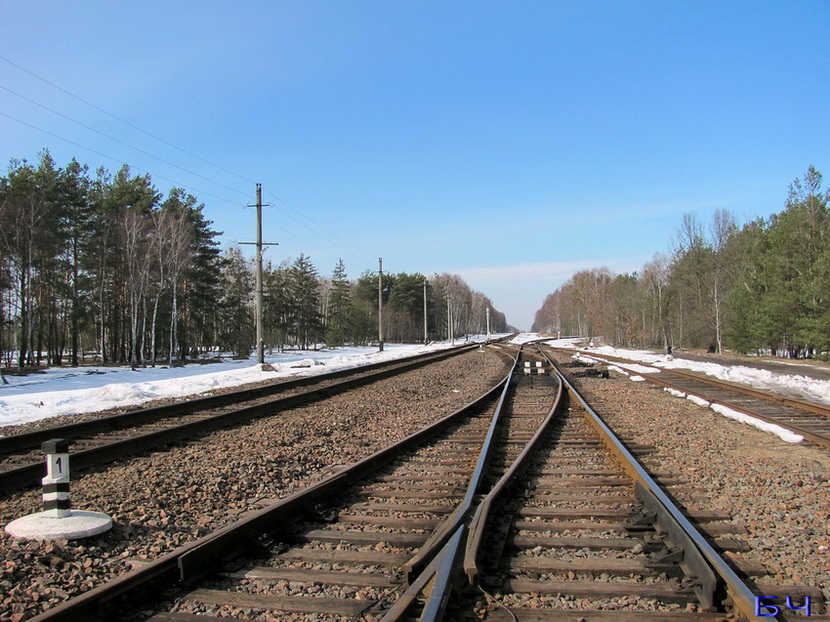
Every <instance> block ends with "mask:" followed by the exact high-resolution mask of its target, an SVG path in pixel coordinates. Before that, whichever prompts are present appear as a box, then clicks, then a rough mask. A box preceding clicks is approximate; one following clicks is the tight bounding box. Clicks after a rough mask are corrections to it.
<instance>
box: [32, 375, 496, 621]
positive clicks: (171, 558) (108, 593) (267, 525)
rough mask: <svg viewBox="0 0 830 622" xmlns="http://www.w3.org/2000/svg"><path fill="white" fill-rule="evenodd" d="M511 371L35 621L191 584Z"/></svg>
mask: <svg viewBox="0 0 830 622" xmlns="http://www.w3.org/2000/svg"><path fill="white" fill-rule="evenodd" d="M511 377H512V369H511V371H510V373H508V374H507V375H506V376H505V377H504V378H503V379H501V380H500V381H499V382H498V383H496V384H495V385H494V386H493V387H492V388H490V389H488V390H487V391H486V392H485V393H483V394H482V395H481V396H480V397H478V398H477V399H476V400H474V401H472V402H470V403H469V404H467V405H465V406H463V407H461V408H459V409H458V410H456V411H455V412H453V413H451V414H449V415H447V416H445V417H443V418H442V419H440V420H438V421H437V422H435V423H433V424H431V425H429V426H427V427H425V428H422V429H421V430H418V431H417V432H414V433H413V434H411V435H409V436H407V437H406V438H404V439H402V440H400V441H398V442H396V443H394V444H392V445H390V446H388V447H386V448H384V449H381V450H379V451H377V452H375V453H374V454H372V455H370V456H368V457H366V458H364V459H362V460H360V461H358V462H356V463H354V464H352V465H351V466H349V467H346V468H344V469H342V470H340V471H338V472H337V473H335V474H332V475H331V476H329V477H327V478H326V479H324V480H322V481H320V482H318V483H316V484H313V485H311V486H309V487H308V488H306V489H303V490H302V491H300V492H298V493H296V494H293V495H291V496H289V497H286V498H285V499H281V500H279V501H277V502H276V503H274V504H272V505H270V506H268V507H266V508H263V509H261V510H257V511H255V512H252V513H251V514H250V515H248V516H247V517H245V518H243V519H240V520H238V521H235V522H233V523H231V524H229V525H226V526H225V527H223V528H220V529H218V530H217V531H215V532H213V533H211V534H208V535H206V536H204V537H202V538H199V539H198V540H195V541H193V542H190V543H188V544H186V545H184V546H182V547H180V548H178V549H176V550H174V551H171V552H170V553H167V554H166V555H164V556H162V557H160V558H159V559H157V560H154V561H152V562H150V563H148V564H147V565H146V566H143V567H141V568H136V569H135V570H131V571H129V572H127V573H125V574H123V575H121V576H120V577H118V578H116V579H113V580H112V581H110V582H108V583H106V584H104V585H101V586H99V587H97V588H94V589H92V590H90V591H89V592H85V593H84V594H81V595H80V596H78V597H76V598H72V599H70V600H68V601H66V602H64V603H62V604H61V605H58V606H57V607H54V608H52V609H49V610H48V611H45V612H43V613H41V614H40V615H38V616H36V617H34V618H32V620H33V622H46V621H49V622H89V621H93V620H108V619H111V612H112V610H113V609H114V608H115V607H116V606H118V604H119V603H121V602H123V601H134V600H135V599H138V598H141V597H142V596H143V595H145V594H147V593H150V592H152V591H153V590H157V589H158V588H159V587H160V586H169V585H179V586H188V585H192V584H193V583H194V582H196V581H197V580H199V579H200V578H201V577H203V576H205V575H207V574H209V573H210V572H212V571H213V569H214V568H216V566H217V562H218V561H219V560H221V559H223V558H226V557H229V556H234V555H240V554H242V553H244V552H245V551H246V550H248V549H251V548H257V547H261V546H262V542H263V540H267V537H268V536H269V535H271V534H274V533H277V532H278V531H279V530H280V528H281V527H282V526H284V525H285V524H286V523H289V522H292V521H296V520H297V519H298V518H299V517H302V516H304V515H307V514H309V513H310V514H312V515H313V514H314V506H315V505H317V504H319V503H322V502H325V501H327V500H329V499H331V498H332V497H336V496H337V495H339V494H340V493H342V491H343V489H344V488H345V487H346V486H347V485H349V483H351V482H353V481H354V480H356V479H358V478H360V477H363V476H365V475H367V474H369V473H371V472H373V471H375V470H377V469H378V468H380V467H382V466H383V465H385V464H388V463H389V462H391V461H393V460H394V459H396V458H397V457H398V456H399V455H400V454H401V453H402V452H405V451H407V450H409V449H411V448H413V447H415V446H417V445H419V444H420V443H422V442H424V441H425V440H426V439H428V438H430V437H432V436H434V435H436V434H438V433H440V432H441V431H443V430H444V429H446V428H448V427H449V426H451V425H452V424H454V423H456V422H457V421H460V420H461V419H463V418H464V417H466V416H468V415H469V414H470V413H472V412H473V411H475V410H476V409H478V408H480V407H481V406H482V405H483V404H485V403H487V402H488V401H490V400H492V399H494V398H495V396H496V395H497V394H498V393H499V391H503V390H504V386H505V385H506V384H508V383H509V382H510V379H511Z"/></svg>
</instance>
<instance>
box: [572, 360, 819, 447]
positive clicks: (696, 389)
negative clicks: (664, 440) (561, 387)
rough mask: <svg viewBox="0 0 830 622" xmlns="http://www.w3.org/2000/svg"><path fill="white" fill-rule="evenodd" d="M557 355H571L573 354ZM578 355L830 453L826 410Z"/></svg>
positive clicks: (662, 370) (740, 387)
mask: <svg viewBox="0 0 830 622" xmlns="http://www.w3.org/2000/svg"><path fill="white" fill-rule="evenodd" d="M558 351H559V352H562V353H566V352H568V353H573V351H572V350H558ZM579 355H580V357H584V358H589V359H593V360H595V361H598V362H606V363H611V364H615V363H616V364H620V365H636V366H637V367H638V368H643V367H646V368H651V369H652V370H653V373H643V374H641V376H642V377H643V378H645V379H646V380H647V381H649V382H651V383H654V384H657V385H659V386H662V387H664V388H666V389H671V390H673V391H677V392H680V393H682V394H685V395H689V396H694V397H696V398H698V399H700V400H704V401H705V402H708V403H709V404H715V405H720V406H723V407H726V408H728V409H731V410H733V411H736V412H737V413H740V414H743V415H747V416H749V417H754V418H756V419H760V420H762V421H766V422H767V423H771V424H774V425H778V426H781V427H783V428H786V429H787V430H789V431H791V432H792V433H793V434H797V435H800V436H803V437H804V438H805V439H807V440H809V441H811V442H813V443H815V444H816V445H818V446H821V447H824V448H828V449H830V408H828V407H827V406H823V405H821V404H817V403H815V402H808V401H805V400H799V399H795V398H791V397H785V396H782V395H777V394H774V393H770V392H768V391H761V390H758V389H753V388H751V387H747V386H745V385H740V384H736V383H732V382H726V381H723V380H717V379H715V378H712V377H709V376H704V375H701V374H695V373H690V372H684V371H680V370H676V369H666V368H664V367H657V366H654V365H648V364H647V363H642V362H639V361H633V360H629V359H625V358H621V357H617V356H610V355H606V354H601V355H599V354H591V353H587V352H579Z"/></svg>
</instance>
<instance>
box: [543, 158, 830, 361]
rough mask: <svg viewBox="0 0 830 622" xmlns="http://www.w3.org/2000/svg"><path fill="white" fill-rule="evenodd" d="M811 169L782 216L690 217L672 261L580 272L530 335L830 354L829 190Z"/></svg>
mask: <svg viewBox="0 0 830 622" xmlns="http://www.w3.org/2000/svg"><path fill="white" fill-rule="evenodd" d="M821 185H822V176H821V173H819V172H818V171H817V170H815V168H813V167H812V166H811V167H809V169H808V170H807V172H806V174H805V175H804V177H803V178H802V179H796V180H795V181H794V182H793V183H792V184H791V185H790V188H789V193H788V195H787V200H786V204H785V209H784V210H783V211H781V212H779V213H776V214H773V215H772V216H770V217H769V218H766V219H764V218H759V219H757V220H754V221H752V222H749V223H746V224H744V225H743V226H739V225H738V223H737V222H736V220H735V218H734V216H732V215H731V214H730V213H729V212H727V211H724V210H718V211H716V212H715V214H714V216H713V218H712V220H711V222H710V223H708V226H707V225H706V224H704V223H702V222H701V221H700V220H699V219H697V218H696V217H695V216H694V215H692V214H687V215H686V216H684V218H683V221H682V223H681V225H680V227H679V228H678V231H677V234H676V239H675V240H674V244H673V251H672V252H671V254H670V255H668V256H666V255H657V256H656V257H655V258H654V260H653V261H652V262H650V263H649V264H647V265H646V266H644V267H643V269H642V271H641V272H635V273H634V274H614V273H612V272H611V271H610V270H608V269H607V268H599V269H594V270H585V271H581V272H578V273H576V274H574V276H573V277H572V278H571V279H570V280H569V281H568V282H566V283H565V284H564V285H563V286H562V287H560V288H559V289H558V290H556V291H555V292H554V293H552V294H550V295H549V296H548V297H547V298H546V299H545V301H544V303H543V305H542V307H541V309H539V310H538V311H537V312H536V317H535V322H534V330H536V331H540V332H552V333H556V332H557V331H560V332H561V333H562V334H563V335H564V334H567V335H579V336H583V337H602V338H603V339H605V340H606V341H608V342H610V343H613V344H615V345H619V346H624V347H661V348H664V347H666V346H668V345H673V346H675V347H692V348H706V349H708V350H709V351H712V352H715V351H717V352H721V351H723V350H725V349H730V350H733V351H735V352H738V353H742V354H749V353H757V352H771V353H773V354H779V355H782V356H786V357H799V358H800V357H813V356H817V355H821V354H822V353H825V354H826V353H827V351H828V350H830V218H828V209H827V204H828V201H830V191H822V189H821Z"/></svg>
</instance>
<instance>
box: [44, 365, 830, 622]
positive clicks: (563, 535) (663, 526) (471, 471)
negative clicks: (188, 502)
mask: <svg viewBox="0 0 830 622" xmlns="http://www.w3.org/2000/svg"><path fill="white" fill-rule="evenodd" d="M516 361H517V365H518V368H517V370H516V371H515V372H513V373H511V374H509V375H508V377H506V378H505V379H504V380H503V381H502V383H501V384H500V385H499V386H497V387H494V388H493V389H491V390H490V391H488V393H487V394H486V395H484V396H482V397H481V398H479V399H478V400H476V401H475V402H473V403H471V404H469V405H468V406H466V407H464V408H462V409H460V410H458V411H457V412H455V413H453V414H452V415H450V416H448V417H446V418H444V419H443V420H441V421H439V422H437V423H436V424H434V425H432V426H429V427H428V428H425V429H424V430H421V431H420V432H418V433H416V434H413V435H412V436H410V437H409V438H407V439H404V440H403V441H401V442H399V443H396V444H395V445H393V446H391V447H388V448H386V449H384V450H382V451H379V452H377V453H376V454H374V455H372V456H370V457H369V458H366V459H364V460H361V461H360V462H358V463H356V464H354V465H351V466H350V467H348V468H344V469H343V470H342V471H339V472H337V473H335V474H333V475H330V476H329V477H328V478H326V479H325V480H323V481H321V482H319V483H318V484H315V485H312V486H310V487H309V488H306V489H304V490H303V491H302V492H300V493H298V494H295V495H292V496H291V497H288V498H286V499H283V500H281V501H279V502H277V503H273V504H271V505H268V506H266V507H262V508H261V509H253V510H252V511H251V512H250V514H249V515H248V516H246V517H243V518H242V519H241V520H239V521H238V522H237V523H235V524H232V525H229V526H227V527H225V528H223V529H220V530H219V531H217V532H214V533H212V534H210V535H208V536H205V537H203V538H201V539H200V540H198V541H196V542H193V543H190V544H188V545H186V546H184V547H182V548H181V549H178V550H176V551H173V552H172V553H169V554H168V555H166V556H164V557H163V558H160V559H158V560H156V561H155V562H151V563H149V564H147V565H146V566H144V567H141V568H138V569H136V570H134V571H132V572H130V573H127V574H126V575H124V576H122V577H120V578H119V579H117V580H115V581H113V582H111V583H110V584H107V585H104V586H102V587H99V588H97V589H94V590H92V591H90V592H88V593H86V594H84V595H82V596H80V597H78V598H75V599H73V600H70V601H68V602H66V603H65V604H64V605H61V606H58V607H57V608H55V609H52V610H49V611H47V612H45V613H44V614H41V615H40V616H38V617H37V618H35V620H38V621H45V620H106V619H135V620H145V619H150V620H152V622H206V621H210V620H219V619H229V618H230V619H234V618H249V619H269V620H273V619H279V620H294V619H296V620H311V619H314V620H366V621H369V620H373V621H377V620H383V622H392V621H393V620H414V619H418V620H441V619H447V620H522V621H535V620H548V619H563V620H569V619H570V620H574V621H582V622H587V621H589V620H590V621H593V620H612V619H613V620H615V621H617V622H628V621H630V620H640V619H652V620H667V621H674V620H677V621H679V620H713V621H714V620H721V621H723V620H725V619H726V617H725V614H726V613H729V614H730V618H729V619H730V620H739V619H758V620H760V619H769V617H768V616H763V617H756V616H754V615H753V614H754V613H755V607H756V606H757V602H756V593H757V594H765V593H766V594H769V593H771V592H769V591H767V590H762V591H759V589H758V588H756V589H755V590H754V591H753V590H751V589H750V588H749V587H747V585H746V583H745V581H744V579H745V578H746V577H751V576H753V575H759V574H761V573H762V572H763V570H762V569H760V570H759V569H756V568H753V567H752V565H751V564H741V563H740V562H739V557H740V555H739V553H740V550H741V546H740V543H739V542H737V541H735V539H734V538H733V536H734V534H735V533H737V532H739V530H740V525H735V524H734V522H733V521H731V516H729V515H728V514H723V513H716V512H701V511H698V512H692V511H685V510H683V509H682V508H679V507H677V506H676V505H675V503H674V502H673V500H672V494H671V491H672V490H674V491H678V490H679V489H680V488H683V487H686V486H687V484H686V483H685V482H684V481H683V480H682V478H679V477H677V475H676V474H674V473H668V472H655V473H648V472H646V470H645V469H644V468H643V467H642V466H641V465H640V464H639V463H638V462H637V461H636V460H634V458H633V455H632V454H631V452H632V451H636V452H638V453H648V452H650V451H654V449H653V448H651V447H648V446H636V445H634V444H631V443H628V444H627V445H626V444H623V443H622V442H620V441H619V440H618V439H615V437H614V436H613V434H612V433H611V431H610V430H609V429H608V428H607V426H606V425H605V424H604V422H602V420H601V419H600V418H599V417H598V415H597V414H596V413H594V412H593V410H592V409H591V408H590V406H589V405H588V404H587V403H586V402H585V401H584V399H582V398H581V397H580V396H579V395H578V393H577V392H576V390H575V389H574V387H573V386H571V385H569V384H568V383H567V381H566V380H565V379H564V377H563V376H562V375H561V374H560V373H558V372H556V373H553V374H545V373H541V374H539V375H537V374H536V373H524V372H525V371H527V372H538V371H541V372H545V371H547V370H549V369H552V367H553V366H552V362H551V361H550V360H549V359H547V358H543V355H542V353H541V352H539V353H530V352H528V351H527V349H525V351H524V352H523V353H521V354H519V355H517V358H516ZM525 362H527V363H528V364H529V365H528V367H527V368H525V367H524V363H525ZM537 362H540V363H542V367H541V368H539V367H536V363H537ZM564 388H567V391H568V393H569V394H570V395H571V402H572V404H571V408H570V409H569V410H568V409H565V408H563V407H562V406H561V401H562V400H561V395H562V394H563V391H564ZM705 493H706V491H701V494H703V495H705ZM723 553H733V556H732V561H729V562H727V561H726V560H725V559H724V558H723V556H722V554H723ZM734 553H738V555H734ZM459 577H462V578H463V581H462V582H461V583H463V584H466V585H467V587H466V588H463V589H459V581H458V579H459ZM779 587H781V586H779ZM793 587H794V586H788V587H781V590H783V591H780V593H781V594H784V593H787V594H798V591H797V590H794V589H792V588H793ZM479 588H480V590H479ZM473 589H474V590H475V591H474V592H473V593H472V594H474V595H475V596H477V597H474V596H473V595H471V590H473ZM482 590H483V591H482ZM787 590H789V591H787ZM802 593H804V592H802ZM485 594H493V596H485ZM148 595H149V596H148ZM160 602H164V603H166V604H164V605H163V606H162V605H159V603H160ZM151 603H152V604H151ZM764 604H766V605H767V606H769V607H776V608H777V609H778V611H779V613H780V612H781V611H783V610H784V606H785V605H784V602H783V600H779V601H775V600H770V599H767V600H766V601H765V603H764ZM788 604H792V605H794V606H795V605H797V603H788ZM817 606H818V607H820V606H821V603H815V604H814V608H813V612H814V615H813V617H814V618H815V619H818V620H827V619H830V617H826V616H816V615H815V613H816V612H817ZM603 609H606V610H605V611H602V610H603ZM608 609H618V610H617V611H609V610H608ZM448 610H449V612H450V613H449V614H447V611H448ZM552 616H555V618H553V617H552ZM770 617H772V616H770ZM775 619H792V617H786V616H783V615H778V616H777V617H775Z"/></svg>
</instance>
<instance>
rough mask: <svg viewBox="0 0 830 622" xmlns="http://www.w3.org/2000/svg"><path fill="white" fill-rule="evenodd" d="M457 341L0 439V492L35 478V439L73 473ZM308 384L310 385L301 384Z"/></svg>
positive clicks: (407, 363) (363, 377)
mask: <svg viewBox="0 0 830 622" xmlns="http://www.w3.org/2000/svg"><path fill="white" fill-rule="evenodd" d="M475 347H477V346H475V345H468V346H462V347H459V348H455V349H452V350H448V351H440V352H432V353H429V354H426V355H417V356H414V357H408V358H406V359H400V360H395V361H387V362H384V363H378V364H374V365H370V366H365V367H360V368H355V369H348V370H341V371H337V372H332V373H329V374H321V375H316V376H310V377H304V378H298V379H295V380H289V381H282V382H274V383H272V384H269V385H265V386H260V387H256V388H254V389H244V390H238V391H233V392H230V393H224V394H221V395H214V396H207V397H201V398H196V399H191V400H187V401H182V402H178V403H175V404H170V405H166V406H159V407H154V408H146V409H138V410H134V411H130V412H127V413H122V414H117V415H112V416H108V417H103V418H99V419H93V420H89V421H84V422H79V423H75V424H68V425H62V426H58V427H53V428H47V429H41V430H37V431H35V432H30V433H26V434H16V435H10V436H5V437H0V491H8V490H13V489H17V488H23V487H27V486H36V485H39V484H40V479H41V478H42V477H43V476H44V470H45V467H44V461H43V456H42V454H41V453H40V452H39V451H38V448H39V446H40V444H41V443H42V442H43V441H45V440H48V439H52V438H64V439H68V440H70V442H71V460H72V469H73V472H77V471H79V470H83V469H86V468H90V467H94V466H97V465H99V464H102V463H105V462H108V461H111V460H117V459H122V458H124V457H125V456H128V455H132V454H135V453H138V452H142V451H147V450H148V449H154V448H157V447H161V446H164V445H166V444H169V443H173V442H176V441H180V440H182V439H186V438H193V437H197V436H200V435H203V434H205V433H207V432H210V431H212V430H215V429H218V428H222V427H227V426H232V425H237V424H240V423H244V422H247V421H250V420H252V419H255V418H257V417H263V416H268V415H273V414H274V413H276V412H278V411H280V410H283V409H286V408H290V407H293V406H296V405H298V404H301V403H306V402H309V401H312V400H315V399H320V398H322V397H326V396H330V395H333V394H335V393H338V392H342V391H346V390H348V389H352V388H355V387H358V386H362V385H365V384H369V383H371V382H375V381H377V380H381V379H383V378H388V377H390V376H392V375H395V374H399V373H402V372H405V371H408V370H411V369H415V368H417V367H421V366H423V365H427V364H429V363H432V362H436V361H439V360H442V359H444V358H447V357H449V356H454V355H457V354H461V353H464V352H468V351H470V350H471V349H474V348H475ZM308 385H312V388H309V389H303V387H306V386H308Z"/></svg>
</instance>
